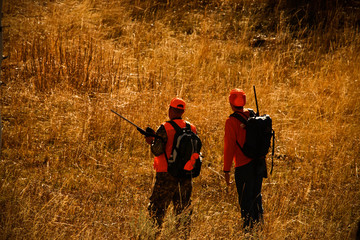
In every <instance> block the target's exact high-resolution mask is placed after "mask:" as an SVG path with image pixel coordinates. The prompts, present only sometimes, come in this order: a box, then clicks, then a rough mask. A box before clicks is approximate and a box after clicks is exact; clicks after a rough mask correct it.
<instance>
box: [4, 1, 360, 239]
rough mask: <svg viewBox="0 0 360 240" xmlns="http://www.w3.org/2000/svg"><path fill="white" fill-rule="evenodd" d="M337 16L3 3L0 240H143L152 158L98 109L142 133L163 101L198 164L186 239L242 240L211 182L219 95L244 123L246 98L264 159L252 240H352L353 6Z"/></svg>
mask: <svg viewBox="0 0 360 240" xmlns="http://www.w3.org/2000/svg"><path fill="white" fill-rule="evenodd" d="M335 2H336V1H330V0H328V1H319V3H318V4H316V3H312V4H307V3H306V1H296V2H295V1H290V0H289V1H281V2H280V3H277V1H271V0H263V1H249V0H228V1H223V0H216V1H197V0H195V1H194V0H193V1H190V0H186V1H161V0H157V1H155V0H149V1H143V0H136V1H134V0H108V1H95V0H83V1H80V0H44V1H37V0H22V1H12V0H4V1H3V5H4V7H3V25H4V26H6V27H4V28H3V34H4V54H5V55H7V56H9V57H8V58H7V59H6V60H4V61H3V66H2V72H1V80H2V81H3V82H4V83H6V85H5V86H1V103H0V108H1V117H2V124H3V139H2V149H1V159H0V176H1V178H0V179H1V182H0V183H1V184H0V233H1V234H0V239H39V238H40V239H79V238H80V239H152V238H153V237H154V234H155V231H154V229H153V228H152V226H151V224H150V221H149V220H148V215H147V204H148V197H149V196H150V194H151V188H152V185H153V183H154V176H155V173H154V170H153V167H152V155H151V152H150V149H149V147H148V145H147V144H146V143H145V141H144V139H143V137H142V136H141V135H140V134H139V133H138V132H137V131H136V129H135V128H133V127H132V126H131V125H130V124H128V123H127V122H125V121H123V120H121V119H120V118H118V117H117V116H116V115H114V114H113V113H111V111H110V109H114V110H115V111H117V112H119V113H121V114H123V115H124V116H126V117H127V118H129V119H130V120H132V121H134V122H135V123H136V124H138V125H139V126H142V127H144V128H145V127H147V126H151V127H152V128H154V129H155V128H157V126H158V125H159V124H160V123H161V122H163V121H165V120H167V108H168V104H169V101H170V100H171V98H173V97H174V96H179V97H182V98H184V99H185V100H186V101H187V103H188V109H187V111H186V113H185V119H187V120H189V121H191V122H192V123H194V124H195V125H196V126H197V128H198V131H199V133H200V136H201V138H202V140H203V154H204V156H205V158H204V164H203V169H202V174H201V176H199V177H198V178H196V179H195V180H194V192H193V198H192V204H193V207H194V214H193V217H192V226H191V227H192V232H191V239H243V238H245V235H244V234H243V232H242V231H241V226H242V223H241V220H240V210H239V206H238V203H237V193H236V188H235V186H234V184H233V186H231V187H229V188H226V185H225V181H224V179H223V178H222V171H221V170H222V151H223V135H224V123H225V119H226V118H227V116H228V115H229V114H230V113H231V109H230V106H229V104H228V94H229V91H230V90H231V89H232V88H235V87H238V88H242V89H244V90H245V91H246V92H247V99H248V102H247V107H250V108H255V100H254V95H253V92H252V86H253V85H255V86H256V90H257V96H258V102H259V107H260V113H261V114H265V113H266V114H269V115H270V116H271V117H272V118H273V124H274V126H273V127H274V130H275V131H276V156H275V159H274V163H275V166H274V172H273V174H272V175H271V176H270V177H269V178H268V179H266V180H265V181H264V184H263V199H264V208H265V225H264V228H263V229H257V232H256V233H255V235H254V236H253V237H252V238H254V239H351V238H353V234H354V231H355V228H356V226H357V223H358V222H359V221H360V214H359V210H358V209H359V208H360V187H359V186H360V184H359V181H360V178H359V174H360V160H359V156H360V147H359V140H360V128H359V124H360V120H359V119H360V113H359V110H360V59H359V53H360V38H359V37H360V36H359V23H360V17H359V14H358V12H359V7H360V6H359V4H358V3H357V1H346V4H340V3H335ZM314 16H316V17H314ZM270 162H271V159H270V158H268V166H269V167H270ZM219 174H220V175H219ZM177 236H179V232H178V231H177V230H176V228H175V224H174V216H173V215H172V214H171V211H169V214H168V215H167V218H166V223H165V226H164V230H163V232H162V235H161V239H177Z"/></svg>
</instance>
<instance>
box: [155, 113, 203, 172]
mask: <svg viewBox="0 0 360 240" xmlns="http://www.w3.org/2000/svg"><path fill="white" fill-rule="evenodd" d="M173 121H174V122H175V123H176V124H177V125H179V127H181V128H184V127H185V126H186V122H185V121H184V120H182V119H173ZM162 125H163V126H164V127H165V130H166V135H167V142H166V145H165V153H166V156H167V157H168V159H169V158H170V155H171V151H172V147H173V142H174V137H175V133H176V131H175V129H174V128H173V127H172V126H171V124H170V123H168V122H164V123H162ZM190 125H191V130H192V131H193V132H194V133H196V128H195V126H194V125H192V124H190ZM167 167H168V164H167V161H166V158H165V154H164V153H162V154H161V155H159V156H156V157H155V158H154V168H155V170H156V172H167Z"/></svg>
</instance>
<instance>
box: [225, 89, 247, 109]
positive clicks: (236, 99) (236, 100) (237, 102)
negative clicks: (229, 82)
mask: <svg viewBox="0 0 360 240" xmlns="http://www.w3.org/2000/svg"><path fill="white" fill-rule="evenodd" d="M229 102H230V103H231V104H232V105H234V106H235V107H243V106H245V104H246V94H245V92H244V91H243V90H241V89H239V88H235V89H233V90H231V91H230V96H229Z"/></svg>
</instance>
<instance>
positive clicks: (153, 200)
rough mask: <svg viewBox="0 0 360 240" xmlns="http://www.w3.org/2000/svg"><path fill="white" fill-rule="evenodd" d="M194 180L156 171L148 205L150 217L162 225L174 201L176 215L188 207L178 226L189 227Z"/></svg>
mask: <svg viewBox="0 0 360 240" xmlns="http://www.w3.org/2000/svg"><path fill="white" fill-rule="evenodd" d="M191 192H192V180H191V178H188V179H179V178H174V177H173V176H171V175H170V174H169V173H162V172H160V173H156V180H155V185H154V188H153V192H152V195H151V197H150V204H149V207H148V210H149V213H150V217H151V218H152V219H153V220H154V221H156V223H157V224H158V226H159V227H161V225H162V223H163V221H164V217H165V213H166V210H167V208H168V206H169V204H170V203H171V202H172V203H173V205H174V211H175V214H176V215H179V214H180V213H182V212H183V211H184V210H185V208H186V211H187V212H186V214H184V216H183V217H182V218H181V219H180V218H179V219H178V227H181V226H180V225H184V227H186V228H188V226H189V225H190V218H191V214H192V210H191V209H190V205H191V200H190V197H191Z"/></svg>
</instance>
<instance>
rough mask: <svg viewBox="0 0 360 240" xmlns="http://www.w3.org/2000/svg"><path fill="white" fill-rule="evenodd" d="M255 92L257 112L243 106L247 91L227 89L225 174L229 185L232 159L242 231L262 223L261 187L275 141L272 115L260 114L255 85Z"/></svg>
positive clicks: (249, 229)
mask: <svg viewBox="0 0 360 240" xmlns="http://www.w3.org/2000/svg"><path fill="white" fill-rule="evenodd" d="M254 94H255V101H256V108H257V113H255V112H254V111H253V110H252V109H250V108H249V109H247V108H244V106H245V104H246V94H245V92H244V91H243V90H241V89H238V88H236V89H233V90H231V91H230V95H229V102H230V106H231V109H232V110H233V113H232V114H231V115H230V116H229V117H228V118H227V120H226V122H225V136H224V167H223V170H224V174H225V176H224V177H225V181H226V184H227V185H228V186H229V185H230V170H231V166H232V163H233V162H234V163H235V183H236V188H237V192H238V195H239V196H238V197H239V198H238V199H239V205H240V208H241V217H242V220H243V228H244V230H245V231H251V229H252V228H253V227H254V225H255V224H261V223H262V222H263V213H264V210H263V206H262V196H261V187H262V181H263V178H266V177H267V169H266V162H265V157H266V154H267V153H268V151H269V147H270V142H271V138H272V137H273V141H274V131H273V130H272V120H271V118H270V117H269V116H268V115H263V116H259V108H258V105H257V99H256V91H255V86H254ZM273 143H274V142H273ZM273 147H274V144H273ZM273 153H274V151H273ZM271 171H272V168H271ZM270 173H271V172H270Z"/></svg>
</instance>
